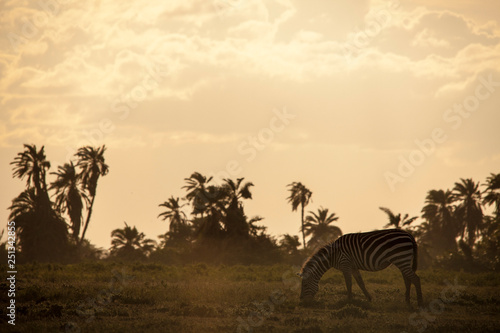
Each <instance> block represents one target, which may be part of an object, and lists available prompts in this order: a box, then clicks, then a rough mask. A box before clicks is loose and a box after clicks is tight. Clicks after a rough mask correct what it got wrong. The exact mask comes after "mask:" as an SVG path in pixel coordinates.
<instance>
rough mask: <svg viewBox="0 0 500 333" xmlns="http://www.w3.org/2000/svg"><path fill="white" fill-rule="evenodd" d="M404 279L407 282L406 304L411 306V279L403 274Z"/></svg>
mask: <svg viewBox="0 0 500 333" xmlns="http://www.w3.org/2000/svg"><path fill="white" fill-rule="evenodd" d="M403 279H404V280H405V286H406V293H405V300H406V303H407V304H408V305H409V304H410V289H411V279H409V278H408V277H406V276H405V275H404V274H403Z"/></svg>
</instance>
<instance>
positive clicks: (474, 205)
mask: <svg viewBox="0 0 500 333" xmlns="http://www.w3.org/2000/svg"><path fill="white" fill-rule="evenodd" d="M105 151H106V147H105V146H101V147H90V146H87V147H82V148H80V149H78V150H77V151H76V153H75V155H74V160H72V161H70V162H68V163H65V164H64V165H63V166H59V167H58V168H57V171H56V172H51V173H50V174H52V175H54V176H55V180H54V181H52V182H51V183H50V184H47V180H46V175H47V173H48V170H49V169H50V162H49V161H48V160H47V159H46V156H45V153H44V147H42V148H41V149H39V150H38V149H37V147H36V146H35V145H24V151H22V152H20V153H18V154H17V156H16V157H15V158H14V161H13V162H12V163H11V164H12V165H13V177H15V178H19V179H21V180H24V181H26V188H25V190H24V191H23V192H22V193H21V194H19V195H18V196H17V197H16V198H14V199H13V201H12V205H11V206H10V207H9V209H10V212H11V213H10V216H9V218H10V219H11V220H15V221H16V225H17V227H18V230H17V234H18V239H19V242H18V244H17V245H18V250H19V251H20V252H21V254H22V258H24V260H26V261H75V260H82V259H92V258H93V259H97V258H103V257H107V258H108V259H113V260H152V261H159V262H165V263H173V264H175V263H179V264H182V263H186V262H195V261H205V262H214V263H244V264H245V263H246V264H248V263H274V262H282V261H287V262H293V263H300V262H301V261H302V260H303V259H304V257H305V256H307V255H308V254H310V253H311V252H312V251H314V250H315V249H316V248H318V247H319V246H322V245H324V244H325V243H327V242H329V241H333V240H335V239H337V238H338V237H340V236H341V235H342V230H341V229H340V228H339V226H338V225H337V223H338V220H339V217H338V216H337V215H336V214H335V213H334V212H331V211H330V210H329V209H328V208H323V207H322V206H320V207H319V208H318V209H317V210H316V211H308V212H306V207H308V205H309V204H310V202H311V198H312V194H313V193H312V191H311V190H309V189H308V188H307V187H306V186H305V185H304V184H302V183H300V182H292V183H290V184H288V185H287V188H286V190H287V191H288V194H289V196H288V197H287V202H288V203H289V204H290V206H291V209H292V211H300V227H299V229H298V231H299V234H300V236H301V239H299V236H297V235H291V234H285V235H282V236H280V237H279V238H277V237H274V236H271V235H269V234H268V233H267V228H266V226H265V225H263V224H262V221H263V220H264V218H263V217H261V216H258V215H256V216H251V217H249V216H248V215H247V214H246V212H245V202H246V201H247V200H252V187H253V186H254V184H253V183H252V182H248V181H245V179H244V178H237V179H235V180H234V179H229V178H226V179H223V180H222V181H221V183H220V184H217V183H216V182H215V180H214V179H213V178H212V177H207V176H205V175H202V174H201V173H199V172H193V173H192V174H191V175H190V176H189V177H188V178H185V179H184V181H185V185H184V186H182V188H181V190H183V191H184V195H183V196H182V197H174V196H171V197H170V198H168V199H167V200H166V201H164V202H162V203H159V205H158V206H159V208H160V209H161V212H160V213H159V215H158V219H159V220H160V221H164V222H166V224H167V226H166V232H165V233H163V234H161V235H159V236H158V238H159V241H154V240H152V239H149V238H147V237H146V236H145V234H144V233H142V232H140V231H139V230H138V229H137V228H136V226H130V225H128V224H127V223H126V222H125V226H124V227H123V228H117V229H115V230H113V231H112V233H111V247H110V248H109V251H105V250H104V249H98V248H96V247H95V246H93V245H92V244H91V243H90V241H89V240H87V239H85V233H86V230H87V228H88V225H89V223H90V221H91V216H92V208H93V205H94V202H95V198H96V192H97V184H98V181H99V179H100V177H102V176H105V175H107V174H108V172H109V166H108V165H107V164H106V163H105V158H104V153H105ZM499 206H500V174H491V175H490V176H489V177H488V178H487V179H486V181H485V183H484V184H481V183H479V182H474V181H473V180H472V179H461V180H460V181H459V182H456V183H455V184H454V187H453V188H452V189H451V190H431V191H429V192H428V193H427V196H426V198H425V206H424V207H423V208H422V210H421V215H420V216H412V217H410V216H409V214H405V215H402V214H394V213H393V212H392V211H391V210H390V209H389V208H386V207H380V209H381V211H383V212H384V213H385V214H386V215H387V217H388V220H389V223H388V224H387V225H386V226H385V227H386V228H402V229H405V230H408V231H409V232H411V233H412V234H413V235H414V237H415V238H416V240H417V243H418V244H419V248H420V251H419V252H420V261H421V264H423V265H424V266H426V265H427V266H443V267H447V268H457V269H460V268H470V269H499V268H500V218H499V209H500V208H499ZM489 207H492V208H493V209H492V214H487V213H485V211H487V210H488V209H489ZM417 220H420V223H418V224H417V223H415V221H417ZM302 244H303V245H302ZM4 245H5V244H4ZM301 245H302V246H301Z"/></svg>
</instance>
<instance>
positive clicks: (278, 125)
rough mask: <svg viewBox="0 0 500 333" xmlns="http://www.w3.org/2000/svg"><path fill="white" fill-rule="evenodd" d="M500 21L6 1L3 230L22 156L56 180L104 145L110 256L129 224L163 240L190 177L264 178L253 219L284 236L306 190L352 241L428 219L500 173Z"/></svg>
mask: <svg viewBox="0 0 500 333" xmlns="http://www.w3.org/2000/svg"><path fill="white" fill-rule="evenodd" d="M499 19H500V4H499V3H498V1H493V0H491V1H473V0H457V1H444V0H433V1H430V0H409V1H396V0H394V1H379V0H372V1H369V0H365V1H352V0H334V1H319V0H310V1H298V0H192V1H187V0H179V1H177V0H169V1H154V0H153V1H148V2H144V1H139V0H132V1H126V2H125V1H106V0H95V1H90V0H89V1H76V0H64V1H63V0H42V1H40V2H38V1H27V0H26V1H17V0H16V1H14V0H10V1H9V0H6V1H2V2H1V3H0V177H1V178H0V184H1V185H2V186H1V188H2V190H1V191H0V217H1V218H2V219H3V220H4V221H5V222H7V221H8V214H9V211H8V209H7V208H8V207H9V206H10V204H11V200H12V199H13V198H14V197H16V196H17V195H18V194H19V193H20V192H21V191H23V189H24V186H25V182H24V181H21V180H19V179H13V178H12V166H11V165H10V164H9V163H10V162H11V161H12V160H13V159H14V157H15V156H16V154H17V153H18V152H20V151H22V150H23V144H24V143H28V144H36V145H37V147H41V146H45V152H46V156H47V159H48V160H49V161H51V164H52V167H51V169H50V171H56V170H57V166H58V165H62V164H64V163H66V162H68V161H69V160H70V159H72V158H73V154H74V153H75V152H76V150H77V149H78V148H79V147H82V146H86V145H92V146H100V145H102V144H105V145H106V147H107V150H106V153H105V157H106V163H107V164H108V165H109V167H110V171H109V174H108V175H106V176H105V177H102V178H101V179H100V180H99V184H98V188H97V196H96V201H95V206H94V212H93V215H92V220H91V224H90V226H89V229H88V231H87V238H89V239H90V240H91V242H92V243H94V244H96V245H97V246H100V247H104V248H109V247H110V245H111V244H110V242H111V236H110V234H111V231H112V230H113V229H116V228H122V227H123V226H124V222H127V223H128V224H129V225H135V226H136V227H137V228H138V229H139V231H142V232H144V233H145V234H146V236H147V237H149V238H153V239H156V238H157V236H158V235H160V234H163V233H165V232H166V231H167V230H168V225H167V223H166V222H164V221H162V220H161V219H159V218H158V214H160V213H161V212H162V209H161V207H159V206H158V205H159V204H161V203H163V202H164V201H166V200H167V199H168V198H169V197H170V196H174V197H182V196H183V195H184V194H185V190H183V189H182V186H184V185H185V180H184V179H185V178H187V177H189V176H190V175H191V174H192V173H193V172H195V171H197V172H200V173H202V174H204V175H207V176H214V180H215V182H216V183H217V182H218V183H220V181H221V179H223V178H232V179H236V178H241V177H244V179H245V181H250V182H252V183H253V184H254V185H255V186H254V187H252V193H253V199H252V200H248V201H246V202H245V211H246V214H247V215H248V216H250V217H252V216H256V215H259V216H262V217H263V218H264V220H263V221H261V224H263V225H265V226H266V227H267V228H268V229H267V231H268V232H269V233H270V234H271V235H274V236H277V237H279V236H280V235H282V234H284V233H290V234H296V235H298V234H299V226H300V213H298V212H292V211H291V206H290V205H289V203H287V200H286V198H287V197H288V195H289V193H288V191H287V187H286V186H287V184H290V183H292V182H294V181H297V182H302V183H303V184H304V185H306V186H307V187H308V188H309V189H310V190H311V191H312V193H313V195H312V202H311V203H310V204H309V206H307V207H306V212H307V211H309V210H313V211H316V210H317V209H318V208H320V207H324V208H328V209H329V210H330V211H331V212H335V214H336V215H337V216H338V217H339V220H338V222H337V224H338V226H339V227H340V228H341V229H342V230H343V232H344V233H349V232H358V231H369V230H373V229H380V228H382V227H383V226H384V225H385V224H386V223H387V216H386V215H385V214H384V213H383V212H382V211H380V210H379V208H378V207H380V206H383V207H388V208H390V209H391V210H392V211H393V212H395V213H402V214H406V213H407V214H410V216H417V215H420V210H421V208H422V207H423V206H424V202H425V196H426V194H427V192H428V191H429V190H432V189H451V188H453V186H454V183H455V182H457V181H459V180H460V178H472V179H473V180H475V181H476V182H477V181H481V182H484V181H485V179H486V178H487V177H488V176H489V175H490V173H498V172H500V145H499V143H500V131H499V130H498V125H499V124H500V107H499V106H500V23H499ZM53 179H54V176H53V175H49V177H48V182H50V181H52V180H53ZM186 212H187V213H189V212H188V211H186Z"/></svg>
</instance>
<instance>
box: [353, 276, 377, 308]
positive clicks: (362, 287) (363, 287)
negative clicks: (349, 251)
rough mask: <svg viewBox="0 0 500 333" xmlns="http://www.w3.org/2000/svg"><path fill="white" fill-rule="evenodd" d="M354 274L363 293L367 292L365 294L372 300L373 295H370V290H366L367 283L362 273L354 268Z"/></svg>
mask: <svg viewBox="0 0 500 333" xmlns="http://www.w3.org/2000/svg"><path fill="white" fill-rule="evenodd" d="M352 275H353V276H354V279H355V280H356V282H357V283H358V286H359V287H360V288H361V290H362V291H363V294H365V296H366V298H367V299H368V301H370V302H371V301H372V296H371V295H370V293H369V292H368V290H366V287H365V283H364V282H363V278H362V277H361V274H360V273H359V271H358V270H357V269H354V270H353V271H352Z"/></svg>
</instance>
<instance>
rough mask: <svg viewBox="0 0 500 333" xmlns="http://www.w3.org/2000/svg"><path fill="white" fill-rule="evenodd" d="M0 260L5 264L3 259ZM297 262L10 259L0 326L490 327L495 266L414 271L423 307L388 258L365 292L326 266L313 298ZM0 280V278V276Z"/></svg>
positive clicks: (495, 303)
mask: <svg viewBox="0 0 500 333" xmlns="http://www.w3.org/2000/svg"><path fill="white" fill-rule="evenodd" d="M2 269H3V270H4V272H5V271H7V269H6V267H2ZM296 270H297V268H295V267H291V266H286V265H274V266H209V265H205V264H197V265H191V266H185V267H172V266H164V265H158V264H118V263H87V264H77V265H67V266H63V265H50V264H43V265H41V264H38V265H37V264H33V265H20V266H18V270H17V271H18V273H17V281H16V282H17V284H16V287H17V292H16V325H15V326H12V325H8V324H7V317H6V307H5V306H4V305H6V304H8V303H7V302H8V301H9V299H8V297H7V292H6V289H7V284H6V283H5V282H3V283H2V295H1V302H2V319H1V324H0V325H1V326H0V331H2V332H4V331H6V329H5V328H7V329H8V331H12V332H249V331H253V332H494V331H497V332H498V330H499V329H500V315H499V314H500V287H499V285H500V274H498V273H481V274H470V273H464V272H444V271H429V270H424V271H420V272H419V275H420V277H421V280H422V289H423V292H424V302H425V307H424V308H422V309H419V308H417V306H416V300H415V291H414V288H413V287H412V304H413V307H412V308H408V307H407V306H406V304H405V302H404V283H403V280H402V278H401V275H400V273H399V271H397V270H396V269H393V268H392V267H390V268H388V269H386V270H385V271H382V272H376V273H372V272H362V275H363V278H364V280H365V282H366V284H367V288H368V290H369V291H370V292H371V294H372V296H373V298H374V300H373V301H372V302H371V303H370V302H367V301H366V300H365V298H364V296H363V295H362V293H361V291H360V290H359V288H358V287H357V285H355V284H354V286H353V291H354V292H355V297H354V299H353V300H352V301H351V302H348V301H347V300H346V292H345V285H344V281H343V277H342V275H341V274H340V273H339V272H337V271H334V270H330V271H329V272H328V273H327V274H326V275H325V276H324V277H323V279H322V281H321V285H320V291H319V293H318V295H317V302H316V303H315V304H313V305H310V306H308V307H304V306H300V305H299V299H298V298H299V293H300V284H299V279H298V278H297V277H295V276H294V274H295V272H296ZM4 281H5V280H4Z"/></svg>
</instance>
